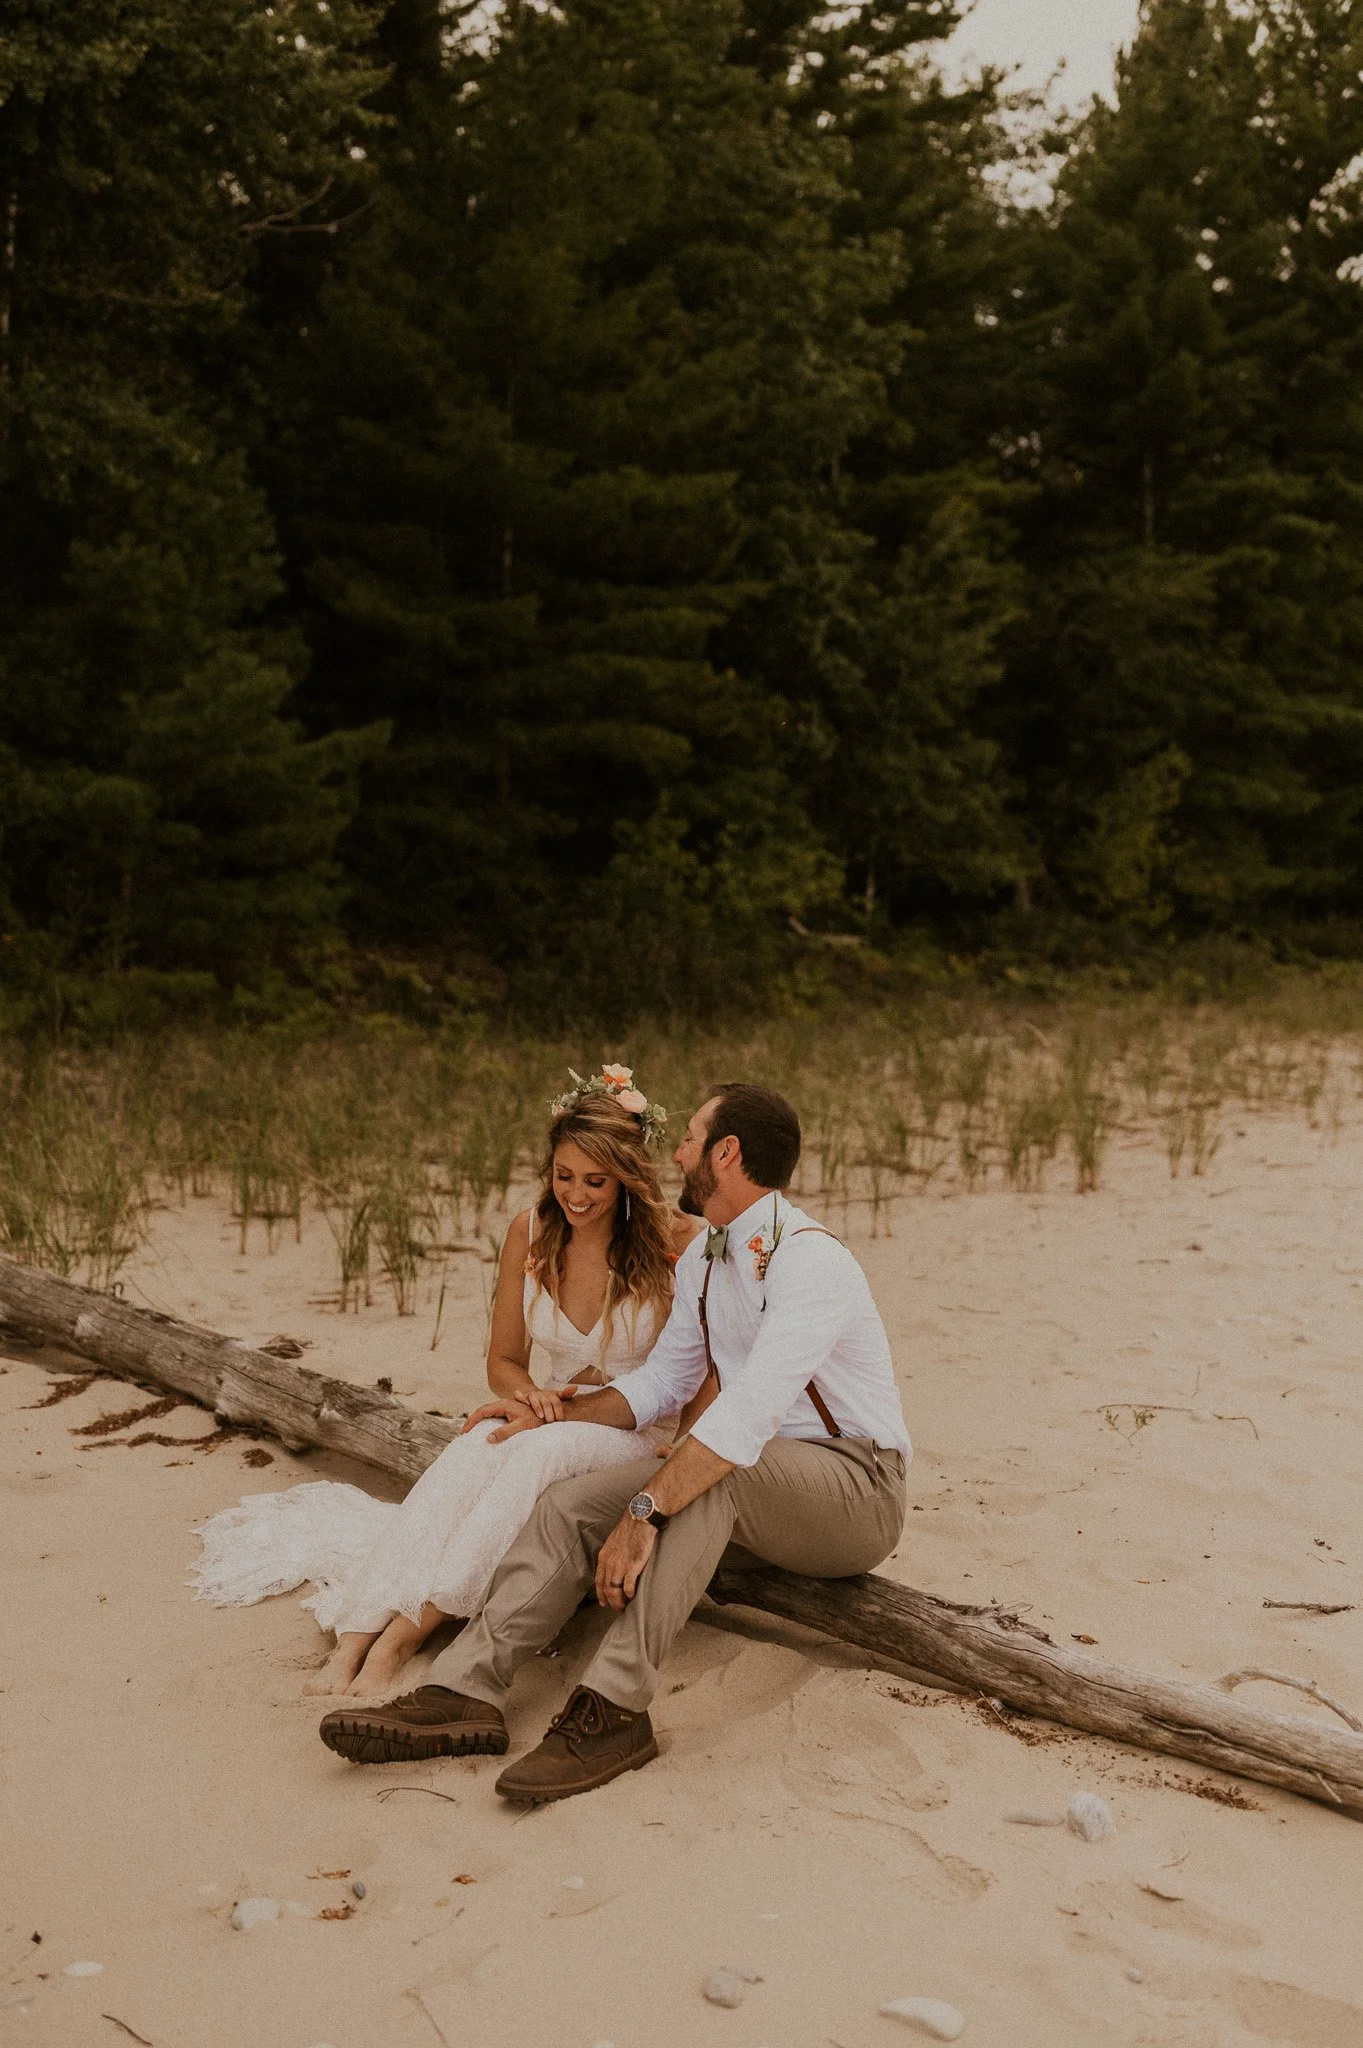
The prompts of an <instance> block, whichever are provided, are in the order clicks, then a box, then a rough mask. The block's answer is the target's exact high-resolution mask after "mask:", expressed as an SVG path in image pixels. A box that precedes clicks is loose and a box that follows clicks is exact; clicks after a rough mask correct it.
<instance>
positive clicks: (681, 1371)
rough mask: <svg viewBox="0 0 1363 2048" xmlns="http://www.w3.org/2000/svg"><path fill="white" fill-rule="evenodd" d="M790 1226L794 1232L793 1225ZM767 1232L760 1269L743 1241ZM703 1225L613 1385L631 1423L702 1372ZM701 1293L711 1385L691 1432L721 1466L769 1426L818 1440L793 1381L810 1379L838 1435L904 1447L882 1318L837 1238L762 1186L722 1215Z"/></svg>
mask: <svg viewBox="0 0 1363 2048" xmlns="http://www.w3.org/2000/svg"><path fill="white" fill-rule="evenodd" d="M797 1233H798V1234H797ZM774 1236H775V1237H777V1239H778V1241H777V1244H776V1249H775V1250H774V1252H773V1253H772V1255H771V1258H770V1260H769V1262H768V1268H767V1273H766V1277H765V1279H763V1278H760V1277H759V1274H758V1263H759V1262H758V1257H757V1254H756V1253H755V1252H754V1251H753V1250H752V1249H751V1245H752V1242H753V1240H755V1239H757V1238H759V1237H765V1241H766V1243H767V1244H768V1245H769V1244H770V1243H771V1240H772V1238H773V1237H774ZM705 1243H706V1236H705V1232H704V1231H702V1232H701V1234H700V1235H699V1236H698V1237H696V1238H694V1239H693V1240H692V1242H691V1243H690V1244H689V1245H688V1246H687V1248H686V1250H685V1251H684V1252H683V1253H682V1255H681V1257H680V1259H678V1261H677V1280H676V1294H675V1296H674V1299H673V1303H672V1313H671V1315H670V1316H669V1317H668V1319H667V1322H666V1324H665V1325H664V1328H663V1332H662V1335H661V1336H660V1337H659V1339H658V1341H657V1343H656V1344H655V1345H654V1347H653V1349H652V1351H651V1352H650V1353H649V1355H648V1357H647V1358H646V1359H645V1361H644V1363H643V1364H642V1365H641V1366H640V1367H639V1369H638V1371H637V1372H633V1373H631V1374H630V1376H629V1378H628V1380H627V1381H625V1382H624V1383H623V1384H621V1385H620V1386H619V1389H618V1391H619V1392H620V1393H622V1394H623V1395H624V1397H625V1399H626V1400H627V1401H628V1403H629V1405H630V1408H631V1409H632V1411H633V1414H634V1419H635V1421H636V1422H637V1424H638V1426H639V1427H640V1429H645V1428H647V1426H648V1424H649V1423H651V1422H656V1421H657V1419H658V1417H659V1416H660V1415H670V1414H672V1413H673V1412H674V1411H675V1410H676V1409H678V1408H681V1407H682V1406H684V1404H685V1403H686V1402H687V1401H689V1400H690V1398H691V1396H692V1394H694V1393H695V1391H696V1389H697V1388H698V1387H699V1386H700V1384H701V1382H702V1380H703V1379H704V1378H705V1369H706V1368H705V1339H704V1336H703V1335H702V1332H701V1327H700V1314H699V1302H700V1293H701V1289H702V1287H703V1286H704V1284H705V1269H706V1259H705ZM713 1264H714V1273H713V1276H712V1278H711V1281H710V1292H709V1294H708V1296H707V1297H706V1304H705V1308H706V1316H707V1319H708V1322H709V1326H710V1348H711V1350H712V1351H713V1353H714V1360H715V1367H716V1370H717V1371H718V1373H719V1384H720V1392H719V1394H718V1396H717V1398H716V1399H715V1400H714V1401H712V1402H711V1404H710V1406H709V1407H708V1408H707V1409H706V1411H705V1413H704V1414H703V1415H702V1416H701V1417H700V1419H699V1420H698V1422H697V1423H696V1425H695V1427H694V1429H693V1430H692V1432H691V1434H692V1436H693V1437H694V1438H695V1439H696V1441H697V1443H702V1444H705V1445H706V1446H707V1447H708V1448H709V1449H710V1450H712V1451H714V1452H715V1454H716V1456H717V1457H721V1458H726V1459H728V1461H729V1463H730V1464H732V1465H755V1464H756V1463H757V1461H758V1459H759V1458H760V1457H761V1455H762V1452H763V1449H764V1448H765V1446H766V1445H767V1443H768V1442H769V1441H770V1439H771V1438H772V1437H774V1436H795V1437H806V1438H812V1439H818V1438H822V1439H823V1440H824V1441H825V1442H827V1440H828V1431H827V1429H826V1428H825V1427H824V1424H823V1422H822V1420H821V1419H820V1416H819V1412H818V1410H817V1408H815V1406H814V1403H813V1402H812V1401H811V1400H810V1398H809V1396H808V1394H807V1393H806V1392H805V1388H806V1387H807V1385H808V1384H809V1382H810V1380H813V1381H814V1382H815V1383H816V1385H817V1386H818V1390H819V1392H820V1394H821V1395H822V1397H823V1399H824V1400H825V1401H826V1402H827V1404H828V1409H829V1412H830V1414H831V1415H832V1417H833V1420H834V1421H835V1422H836V1423H837V1425H838V1428H839V1429H840V1430H841V1431H842V1434H843V1435H844V1436H849V1437H869V1438H871V1439H872V1440H873V1441H874V1442H875V1443H877V1444H879V1445H880V1446H881V1448H882V1449H883V1450H892V1451H902V1452H903V1454H904V1456H905V1457H906V1458H909V1457H911V1456H912V1455H913V1448H912V1445H911V1444H910V1442H909V1433H908V1430H907V1429H906V1428H905V1426H904V1411H903V1408H902V1406H901V1404H900V1399H899V1389H898V1387H897V1386H896V1385H895V1378H894V1366H893V1363H892V1361H891V1358H890V1346H889V1341H888V1339H887V1338H886V1335H885V1325H884V1324H883V1323H882V1322H881V1320H880V1314H879V1311H878V1310H877V1308H876V1305H875V1302H874V1301H873V1300H872V1298H871V1290H870V1287H869V1286H868V1285H867V1281H866V1275H865V1274H864V1273H863V1272H862V1270H861V1267H860V1266H859V1265H858V1264H857V1262H856V1260H855V1259H854V1258H853V1256H852V1254H851V1252H849V1251H848V1250H847V1248H846V1246H845V1245H842V1244H839V1242H838V1241H837V1239H836V1238H833V1237H830V1236H828V1235H827V1234H826V1233H825V1231H824V1230H823V1228H822V1226H820V1225H817V1224H816V1222H815V1219H814V1218H813V1217H812V1216H807V1215H806V1214H805V1212H804V1210H803V1209H797V1208H796V1207H795V1206H794V1204H793V1203H791V1202H788V1201H787V1200H786V1198H785V1196H784V1195H763V1196H762V1197H761V1199H760V1200H759V1201H756V1202H754V1203H753V1205H752V1207H751V1208H750V1209H745V1210H744V1212H743V1214H742V1215H741V1216H737V1217H735V1219H734V1221H733V1222H732V1223H731V1224H730V1225H729V1244H728V1256H727V1257H726V1258H724V1259H716V1260H715V1261H714V1262H713Z"/></svg>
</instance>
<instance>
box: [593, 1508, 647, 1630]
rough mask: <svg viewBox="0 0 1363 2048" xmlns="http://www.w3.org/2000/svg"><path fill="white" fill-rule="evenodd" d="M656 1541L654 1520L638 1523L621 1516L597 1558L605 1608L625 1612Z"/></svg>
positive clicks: (598, 1592)
mask: <svg viewBox="0 0 1363 2048" xmlns="http://www.w3.org/2000/svg"><path fill="white" fill-rule="evenodd" d="M657 1540H658V1532H657V1530H656V1529H655V1528H654V1526H653V1524H652V1522H636V1521H635V1519H634V1517H633V1515H629V1514H625V1515H622V1516H621V1517H620V1520H619V1521H618V1522H617V1523H616V1525H615V1527H614V1528H613V1529H612V1530H611V1532H610V1535H609V1536H608V1537H607V1538H606V1540H605V1542H604V1543H603V1544H602V1546H601V1549H600V1552H599V1553H598V1556H597V1560H596V1597H597V1601H598V1603H599V1604H600V1605H601V1606H602V1607H613V1608H614V1609H615V1611H616V1613H617V1614H623V1613H624V1611H625V1608H626V1606H627V1604H628V1603H629V1602H630V1601H631V1600H632V1599H633V1598H634V1595H635V1591H636V1589H637V1587H638V1584H639V1579H640V1575H641V1574H642V1572H643V1569H644V1566H645V1565H646V1564H647V1563H648V1561H649V1559H650V1558H651V1557H652V1555H653V1546H654V1544H655V1543H656V1542H657Z"/></svg>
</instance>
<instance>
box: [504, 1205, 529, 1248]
mask: <svg viewBox="0 0 1363 2048" xmlns="http://www.w3.org/2000/svg"><path fill="white" fill-rule="evenodd" d="M506 1249H507V1251H508V1252H509V1253H510V1255H511V1257H512V1258H521V1259H523V1258H524V1257H525V1255H526V1253H527V1252H528V1251H529V1249H530V1211H529V1209H522V1210H521V1213H520V1215H519V1216H513V1217H512V1219H511V1221H510V1222H509V1223H508V1224H507V1226H506Z"/></svg>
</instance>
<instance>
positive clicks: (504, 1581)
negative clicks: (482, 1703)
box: [429, 1422, 904, 1711]
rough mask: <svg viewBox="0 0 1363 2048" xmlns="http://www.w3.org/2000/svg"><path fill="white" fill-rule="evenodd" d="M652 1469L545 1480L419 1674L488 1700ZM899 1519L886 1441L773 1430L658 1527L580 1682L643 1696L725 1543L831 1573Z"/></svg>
mask: <svg viewBox="0 0 1363 2048" xmlns="http://www.w3.org/2000/svg"><path fill="white" fill-rule="evenodd" d="M572 1426H573V1425H572V1424H571V1423H570V1422H565V1423H559V1424H557V1425H556V1427H558V1428H560V1429H571V1428H572ZM657 1475H658V1463H657V1460H656V1459H654V1458H646V1459H644V1460H642V1461H641V1462H640V1463H638V1464H631V1465H617V1466H615V1467H614V1468H613V1469H612V1470H610V1471H606V1472H588V1473H586V1474H584V1475H583V1476H582V1477H581V1478H579V1479H562V1480H560V1481H559V1482H558V1484H557V1485H555V1486H551V1487H548V1488H547V1489H546V1490H545V1492H544V1493H542V1494H541V1495H540V1498H539V1502H538V1504H537V1506H536V1508H535V1512H534V1513H533V1515H531V1517H530V1520H529V1521H528V1522H527V1523H526V1525H525V1527H524V1528H523V1529H522V1530H521V1533H520V1535H519V1536H518V1537H517V1538H516V1540H515V1542H514V1543H513V1544H512V1546H511V1548H510V1549H509V1550H508V1551H507V1553H506V1556H505V1557H504V1558H503V1559H502V1562H501V1564H500V1565H499V1566H498V1567H497V1571H496V1574H495V1576H494V1578H493V1581H492V1584H491V1585H490V1586H489V1588H488V1592H487V1598H486V1599H485V1600H484V1602H483V1604H482V1607H481V1609H480V1610H479V1612H478V1613H477V1614H475V1615H474V1616H473V1619H472V1620H471V1621H470V1622H469V1624H468V1627H467V1628H466V1629H465V1630H464V1631H463V1633H462V1635H460V1636H458V1637H457V1638H456V1639H455V1641H454V1642H453V1643H451V1645H450V1647H449V1648H448V1649H447V1650H445V1651H443V1652H442V1653H441V1655H440V1656H439V1657H437V1658H436V1660H435V1662H434V1663H433V1664H432V1666H431V1669H430V1673H429V1682H430V1683H432V1684H435V1685H447V1686H450V1687H451V1688H452V1689H453V1690H454V1691H455V1692H462V1693H467V1694H469V1695H470V1696H471V1697H472V1698H473V1699H477V1700H486V1701H487V1702H488V1703H489V1704H490V1705H492V1706H498V1707H500V1706H501V1705H502V1703H503V1701H504V1700H505V1699H506V1696H507V1693H508V1691H509V1690H510V1687H511V1681H512V1678H513V1677H514V1676H515V1673H516V1669H517V1667H518V1666H519V1665H521V1664H523V1663H524V1662H525V1660H526V1658H527V1657H533V1656H534V1655H535V1653H536V1652H537V1651H538V1650H542V1649H543V1648H544V1646H545V1645H546V1644H547V1643H551V1642H552V1641H553V1640H554V1637H555V1636H556V1635H557V1634H558V1632H559V1630H560V1629H561V1628H562V1627H563V1625H564V1623H565V1622H566V1621H567V1620H568V1618H569V1616H570V1615H572V1614H573V1613H574V1612H575V1610H576V1609H577V1607H578V1606H579V1604H580V1603H581V1600H582V1596H583V1594H584V1593H586V1592H588V1591H589V1590H590V1588H591V1586H592V1583H593V1580H594V1578H595V1575H596V1559H597V1553H598V1552H599V1550H600V1549H601V1546H602V1544H603V1543H604V1542H605V1540H606V1538H607V1536H609V1534H610V1532H611V1530H612V1529H613V1528H614V1527H615V1525H616V1523H617V1522H618V1521H619V1519H620V1517H621V1515H622V1514H623V1513H624V1511H625V1508H626V1506H627V1505H628V1503H629V1502H630V1500H631V1499H632V1498H633V1497H634V1495H635V1494H636V1493H639V1492H640V1491H642V1490H643V1489H644V1488H645V1487H647V1486H648V1485H649V1484H650V1482H651V1481H653V1480H654V1479H656V1478H657ZM903 1526H904V1459H903V1456H902V1454H901V1453H900V1452H898V1451H884V1450H878V1449H877V1448H876V1446H875V1445H874V1444H873V1443H871V1442H869V1441H868V1440H867V1439H865V1438H858V1437H838V1438H835V1439H833V1440H831V1441H828V1442H806V1441H803V1440H801V1439H797V1438H795V1437H781V1436H778V1437H773V1438H772V1440H771V1442H770V1443H769V1444H768V1445H767V1447H766V1449H765V1450H764V1451H763V1453H762V1456H761V1457H760V1458H759V1459H758V1461H757V1463H756V1464H755V1465H740V1466H736V1467H735V1469H734V1470H733V1471H732V1472H730V1473H728V1474H727V1475H726V1477H725V1478H723V1479H721V1480H720V1481H719V1483H718V1484H717V1485H716V1486H712V1487H711V1488H710V1490H709V1492H708V1493H703V1494H702V1495H701V1496H700V1498H699V1499H698V1500H693V1501H692V1503H691V1505H690V1506H689V1507H687V1508H683V1509H682V1510H681V1512H680V1513H679V1514H676V1515H674V1516H673V1517H672V1519H671V1521H670V1522H669V1524H668V1526H667V1528H666V1529H664V1530H662V1531H661V1532H660V1534H659V1537H658V1541H657V1543H656V1544H655V1546H654V1550H653V1555H652V1557H651V1558H650V1559H649V1561H648V1563H647V1565H646V1566H645V1567H644V1572H643V1576H642V1577H641V1579H640V1580H639V1588H638V1591H637V1593H636V1594H635V1596H634V1598H633V1600H631V1601H630V1603H629V1605H628V1606H627V1607H626V1609H625V1611H624V1613H623V1614H621V1615H618V1616H617V1617H616V1619H615V1621H614V1623H613V1624H612V1626H611V1627H610V1629H609V1630H608V1631H607V1633H606V1635H605V1637H604V1638H603V1639H602V1642H601V1644H600V1646H599V1648H598V1649H597V1652H596V1655H595V1656H594V1657H593V1659H592V1661H591V1663H590V1664H589V1665H588V1667H587V1669H586V1670H585V1671H584V1672H583V1674H582V1680H581V1683H582V1684H583V1685H589V1686H591V1688H592V1689H593V1691H595V1692H599V1693H601V1694H602V1695H603V1697H604V1698H606V1699H608V1700H612V1701H613V1702H614V1703H615V1705H616V1706H617V1707H628V1708H631V1709H633V1710H635V1711H638V1710H640V1709H642V1708H644V1707H646V1706H647V1705H648V1703H649V1701H650V1700H651V1699H652V1697H653V1694H654V1692H655V1691H656V1689H657V1685H658V1671H659V1667H660V1666H661V1664H662V1662H663V1660H664V1658H665V1657H666V1655H667V1653H668V1650H669V1649H670V1648H671V1646H672V1642H673V1639H674V1637H675V1636H676V1635H677V1633H678V1631H679V1630H680V1628H681V1627H682V1625H683V1623H684V1622H685V1620H686V1618H687V1616H688V1615H689V1614H690V1612H691V1610H692V1608H693V1607H694V1606H695V1604H696V1602H697V1601H698V1600H699V1599H700V1596H701V1594H702V1593H703V1592H704V1591H705V1588H706V1586H707V1585H708V1584H709V1582H710V1578H711V1575H712V1574H713V1572H714V1570H715V1567H716V1566H717V1565H718V1564H719V1562H720V1560H721V1558H724V1557H725V1553H726V1551H727V1552H728V1553H729V1555H728V1558H727V1560H726V1561H727V1562H729V1563H731V1564H751V1563H752V1562H753V1561H754V1559H757V1560H760V1561H761V1562H762V1563H765V1564H776V1565H782V1566H784V1568H785V1569H786V1570H787V1571H792V1572H805V1573H807V1574H808V1575H809V1576H810V1577H811V1578H819V1579H842V1578H848V1577H850V1576H851V1575H852V1574H853V1573H854V1572H865V1571H870V1570H871V1568H872V1566H873V1565H877V1564H879V1563H880V1561H881V1559H882V1558H883V1557H886V1556H888V1555H889V1553H890V1551H891V1550H892V1549H893V1548H894V1545H895V1543H896V1542H897V1541H898V1538H899V1534H900V1531H901V1530H902V1528H903Z"/></svg>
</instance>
